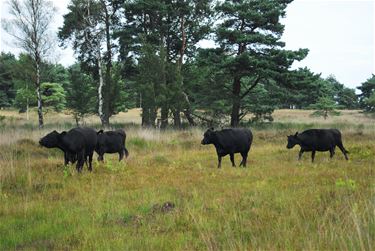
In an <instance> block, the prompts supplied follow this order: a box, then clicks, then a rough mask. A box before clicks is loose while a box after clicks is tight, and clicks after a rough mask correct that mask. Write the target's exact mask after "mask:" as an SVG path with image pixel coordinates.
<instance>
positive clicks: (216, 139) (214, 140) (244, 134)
mask: <svg viewBox="0 0 375 251" xmlns="http://www.w3.org/2000/svg"><path fill="white" fill-rule="evenodd" d="M252 142H253V134H252V133H251V131H250V130H249V129H239V128H233V129H223V130H221V131H214V129H213V128H211V129H208V130H207V131H206V132H205V133H204V138H203V139H202V142H201V143H202V145H208V144H213V145H214V146H215V148H216V153H217V158H218V161H219V163H218V166H217V167H218V168H220V167H221V158H222V157H223V156H225V155H227V154H229V155H230V161H231V162H232V166H233V167H235V166H236V164H235V163H234V154H235V153H241V156H242V161H241V163H240V166H241V165H242V166H244V167H246V160H247V155H248V153H249V151H250V147H251V143H252Z"/></svg>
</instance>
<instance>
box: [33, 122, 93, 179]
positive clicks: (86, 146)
mask: <svg viewBox="0 0 375 251" xmlns="http://www.w3.org/2000/svg"><path fill="white" fill-rule="evenodd" d="M96 143H97V135H96V131H95V130H94V129H92V128H87V127H84V128H80V127H78V128H73V129H71V130H70V131H68V132H65V131H64V132H62V133H58V132H57V131H53V132H51V133H49V134H47V135H46V136H44V137H43V138H41V139H40V141H39V144H40V145H42V146H44V147H47V148H59V149H61V150H62V151H63V152H64V160H65V165H66V164H68V163H69V161H70V162H72V163H74V162H75V161H77V166H76V168H77V171H78V172H81V171H82V168H83V164H84V162H85V161H87V158H88V160H89V161H88V169H89V171H92V156H93V154H94V150H95V147H96Z"/></svg>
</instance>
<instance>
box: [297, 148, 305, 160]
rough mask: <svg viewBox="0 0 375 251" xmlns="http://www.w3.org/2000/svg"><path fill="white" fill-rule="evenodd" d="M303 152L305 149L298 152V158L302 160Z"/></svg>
mask: <svg viewBox="0 0 375 251" xmlns="http://www.w3.org/2000/svg"><path fill="white" fill-rule="evenodd" d="M303 152H304V151H303V150H302V149H300V150H299V153H298V160H301V158H302V154H303Z"/></svg>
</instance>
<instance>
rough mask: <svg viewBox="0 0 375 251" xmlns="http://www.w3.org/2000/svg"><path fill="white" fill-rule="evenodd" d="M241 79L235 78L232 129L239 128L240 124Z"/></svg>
mask: <svg viewBox="0 0 375 251" xmlns="http://www.w3.org/2000/svg"><path fill="white" fill-rule="evenodd" d="M240 91H241V79H240V78H239V77H234V81H233V89H232V113H231V118H230V125H231V126H232V127H238V125H239V123H240V106H241V97H240Z"/></svg>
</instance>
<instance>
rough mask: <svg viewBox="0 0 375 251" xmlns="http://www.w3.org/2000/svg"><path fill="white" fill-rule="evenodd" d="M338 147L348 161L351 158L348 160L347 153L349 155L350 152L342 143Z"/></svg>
mask: <svg viewBox="0 0 375 251" xmlns="http://www.w3.org/2000/svg"><path fill="white" fill-rule="evenodd" d="M337 146H338V147H339V148H340V150H341V152H342V153H343V154H344V156H345V159H346V160H348V159H349V158H348V155H347V153H349V152H348V151H347V150H346V149H345V148H344V146H343V145H342V143H341V142H340V144H338V145H337Z"/></svg>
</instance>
